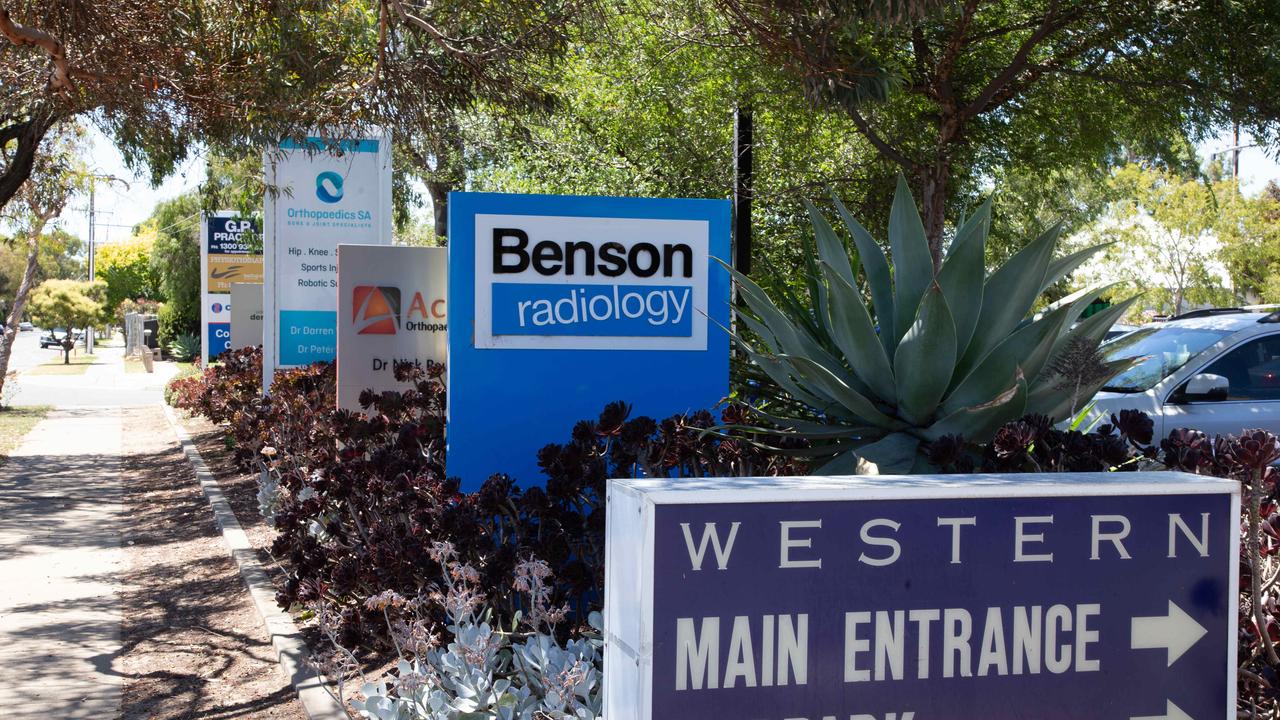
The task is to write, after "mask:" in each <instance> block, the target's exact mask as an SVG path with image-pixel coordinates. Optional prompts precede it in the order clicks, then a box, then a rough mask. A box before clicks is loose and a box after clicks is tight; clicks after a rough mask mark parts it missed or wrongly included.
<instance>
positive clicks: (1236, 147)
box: [1231, 122, 1240, 180]
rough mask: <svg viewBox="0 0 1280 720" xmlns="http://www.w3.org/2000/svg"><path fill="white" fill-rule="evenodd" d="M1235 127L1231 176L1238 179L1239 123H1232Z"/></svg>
mask: <svg viewBox="0 0 1280 720" xmlns="http://www.w3.org/2000/svg"><path fill="white" fill-rule="evenodd" d="M1232 125H1233V126H1234V127H1235V142H1233V143H1232V146H1233V147H1232V151H1231V177H1232V179H1234V180H1239V179H1240V123H1239V122H1235V123H1232Z"/></svg>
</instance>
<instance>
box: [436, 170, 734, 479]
mask: <svg viewBox="0 0 1280 720" xmlns="http://www.w3.org/2000/svg"><path fill="white" fill-rule="evenodd" d="M449 203H450V204H449V239H450V242H449V312H450V333H449V361H448V367H449V371H448V383H449V423H448V430H447V440H448V444H449V450H448V452H449V455H448V472H449V474H450V475H451V476H456V477H459V478H460V479H461V480H462V486H463V488H465V489H474V488H477V487H479V485H480V484H482V483H483V482H484V480H485V479H486V478H488V477H489V476H490V475H492V474H494V473H499V472H505V473H508V474H510V475H512V476H513V477H514V478H515V479H516V481H517V482H518V483H520V484H522V485H526V486H529V485H542V484H543V483H545V482H546V478H545V476H544V475H543V474H542V472H541V470H539V468H538V464H537V455H538V451H539V450H540V449H541V448H542V447H544V446H545V445H547V444H550V443H560V442H564V441H566V440H567V439H568V438H569V435H570V432H571V431H572V429H573V426H574V424H575V423H576V422H578V421H579V420H584V419H594V418H596V417H597V416H599V414H600V411H601V410H602V409H603V408H604V406H605V405H606V404H607V403H609V402H612V401H615V400H623V401H626V402H629V403H632V405H633V413H632V415H633V417H634V416H638V415H649V416H651V417H654V418H657V419H662V418H665V417H667V416H669V415H672V414H675V413H680V412H689V411H694V410H700V409H706V408H711V407H713V406H714V405H715V404H716V403H717V402H719V401H720V400H721V399H722V398H723V397H724V396H725V395H726V394H727V393H728V390H729V349H730V345H729V343H730V341H729V337H728V334H727V333H726V332H725V330H724V328H725V327H727V326H728V324H729V277H728V273H727V272H726V271H725V270H724V269H723V268H722V267H720V266H719V264H718V263H716V262H715V261H713V260H711V259H710V257H715V258H721V259H727V258H728V257H729V215H730V205H729V202H728V201H725V200H698V199H651V198H605V197H568V196H551V195H504V194H493V193H452V194H451V195H450V199H449ZM611 244H612V245H613V246H614V249H613V250H607V249H605V246H606V245H611ZM588 246H590V247H588ZM637 246H638V247H637ZM615 250H616V252H615ZM628 250H630V252H629V253H628V252H627V251H628ZM611 253H612V254H611ZM708 256H710V257H708ZM628 261H630V262H628ZM517 269H520V270H521V271H520V272H517V271H516V270H517ZM478 285H479V290H478V289H477V287H478ZM615 288H616V289H617V297H618V302H619V303H622V305H623V306H622V308H621V309H620V310H619V312H618V313H617V314H612V316H611V318H610V319H605V315H606V313H605V309H606V308H605V305H606V304H610V308H609V310H610V313H613V312H614V310H615V307H616V306H614V305H613V302H614V300H613V298H614V297H615V294H614V292H615ZM628 293H635V294H638V297H639V298H643V299H644V300H645V302H646V307H645V308H644V310H643V312H640V308H639V307H638V305H637V304H636V303H637V302H638V300H636V299H632V300H624V296H626V295H627V294H628ZM700 293H702V294H700ZM584 295H585V312H586V314H587V316H588V321H587V322H582V314H583V309H584V305H583V299H584V297H583V296H584ZM699 297H701V298H702V299H701V301H700V302H699V301H698V298H699ZM538 298H541V299H544V300H549V301H551V302H552V307H551V311H552V315H553V317H554V316H555V312H556V310H557V308H556V307H555V302H556V301H559V300H565V301H566V302H564V303H562V304H561V305H560V307H559V312H560V318H563V319H564V320H566V321H567V320H569V319H571V314H570V309H571V308H570V305H571V304H572V305H574V306H576V308H577V309H578V316H577V320H578V322H559V323H558V324H557V325H555V326H552V325H534V324H533V315H532V312H533V311H534V310H535V308H534V307H533V306H532V305H530V306H526V307H525V308H524V310H525V313H526V314H525V317H524V322H525V324H524V325H523V326H521V324H520V320H521V318H520V307H519V303H520V302H521V301H524V300H534V299H538ZM575 298H576V299H577V300H578V302H576V303H571V302H569V300H570V299H575ZM480 301H483V303H482V306H481V307H478V302H480ZM664 303H665V305H664ZM544 309H545V308H544ZM593 312H594V314H595V316H597V317H599V318H600V319H598V320H592V319H591V315H592V313H593ZM627 312H630V313H631V314H633V315H635V317H630V318H628V317H626V313H627ZM664 312H665V313H666V314H665V316H664V315H663V313H664ZM677 313H679V317H678V319H677ZM619 315H622V316H621V317H619ZM539 319H540V320H545V319H546V318H545V316H541V317H540V318H539Z"/></svg>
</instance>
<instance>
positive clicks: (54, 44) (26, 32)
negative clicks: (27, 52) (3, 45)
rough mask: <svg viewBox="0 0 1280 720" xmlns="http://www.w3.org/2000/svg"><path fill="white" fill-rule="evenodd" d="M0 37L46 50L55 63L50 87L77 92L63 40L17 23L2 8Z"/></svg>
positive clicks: (18, 44) (13, 42) (6, 10)
mask: <svg viewBox="0 0 1280 720" xmlns="http://www.w3.org/2000/svg"><path fill="white" fill-rule="evenodd" d="M0 35H3V36H4V38H5V39H6V40H8V41H9V42H10V43H12V44H14V45H17V46H22V45H33V46H35V47H37V48H40V49H41V50H44V51H45V54H47V55H48V56H49V60H50V61H51V62H52V63H53V73H52V75H50V77H49V87H50V88H51V89H53V90H65V91H67V92H70V91H72V90H75V83H74V82H72V80H71V76H72V70H73V68H72V67H71V64H70V63H68V62H67V53H66V50H65V49H64V48H63V46H62V41H61V40H59V39H58V38H56V37H54V36H53V35H50V34H49V33H47V32H45V31H43V30H38V29H36V28H33V27H27V26H25V25H19V24H17V23H15V22H14V21H13V18H11V17H9V11H8V9H6V8H0Z"/></svg>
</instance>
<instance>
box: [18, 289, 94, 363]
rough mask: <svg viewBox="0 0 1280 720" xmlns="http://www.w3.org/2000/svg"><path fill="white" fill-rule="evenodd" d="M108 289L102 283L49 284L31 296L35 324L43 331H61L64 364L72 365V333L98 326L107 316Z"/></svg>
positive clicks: (32, 318)
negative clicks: (74, 330)
mask: <svg viewBox="0 0 1280 720" xmlns="http://www.w3.org/2000/svg"><path fill="white" fill-rule="evenodd" d="M105 297H106V286H105V285H104V284H103V283H101V282H80V281H78V280H45V281H44V282H42V283H40V286H39V287H37V288H36V289H35V290H34V291H33V292H32V293H31V300H30V302H29V307H30V310H31V321H32V322H34V323H35V324H36V325H39V326H40V327H46V328H53V327H61V328H65V329H66V333H67V336H66V338H65V339H64V341H63V350H64V357H63V361H64V363H70V362H71V333H72V330H73V329H75V328H84V327H89V326H91V325H94V324H96V323H97V322H98V321H99V320H100V319H101V318H102V313H103V299H104V298H105Z"/></svg>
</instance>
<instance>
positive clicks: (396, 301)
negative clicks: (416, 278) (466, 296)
mask: <svg viewBox="0 0 1280 720" xmlns="http://www.w3.org/2000/svg"><path fill="white" fill-rule="evenodd" d="M405 316H406V317H405V318H404V322H403V325H402V323H401V316H400V288H396V287H386V286H373V285H357V286H356V287H355V289H354V290H352V291H351V321H352V322H353V323H355V326H356V334H357V335H395V334H396V332H397V331H398V330H400V329H401V328H403V329H404V330H409V331H418V330H426V331H429V332H440V331H443V330H444V329H445V328H446V325H445V300H444V298H436V299H434V300H432V301H430V302H428V301H427V300H426V299H425V298H423V296H422V293H421V292H414V293H413V298H412V299H411V300H410V301H409V309H408V311H407V312H406V313H405ZM415 317H416V318H418V319H417V320H415V319H414V318H415Z"/></svg>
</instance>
